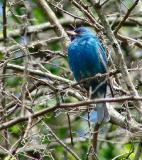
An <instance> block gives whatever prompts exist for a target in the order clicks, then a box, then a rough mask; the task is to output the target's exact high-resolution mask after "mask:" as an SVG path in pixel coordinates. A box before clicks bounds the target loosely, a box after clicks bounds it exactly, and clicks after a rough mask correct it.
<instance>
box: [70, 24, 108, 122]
mask: <svg viewBox="0 0 142 160" xmlns="http://www.w3.org/2000/svg"><path fill="white" fill-rule="evenodd" d="M68 34H69V35H70V36H71V43H70V45H69V46H68V63H69V66H70V68H71V70H72V72H73V75H74V77H75V79H76V81H78V82H79V81H81V80H83V79H84V78H88V77H92V76H95V75H96V74H99V73H106V66H107V57H106V53H105V50H104V48H103V46H102V44H101V42H100V40H99V39H98V38H97V36H96V35H95V33H93V32H92V31H91V30H90V29H89V28H86V27H79V28H76V29H75V30H74V31H68ZM83 86H84V88H86V90H87V91H88V92H89V90H90V88H91V91H92V92H91V93H92V94H91V98H92V99H95V98H104V97H105V96H106V89H107V82H106V81H105V82H102V81H98V80H92V81H91V80H90V81H87V82H85V83H83ZM95 109H96V111H97V122H98V123H99V124H101V123H102V122H107V121H109V119H110V117H109V113H108V110H107V107H106V103H98V104H96V107H95Z"/></svg>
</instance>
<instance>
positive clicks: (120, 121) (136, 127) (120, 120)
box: [0, 96, 142, 133]
mask: <svg viewBox="0 0 142 160" xmlns="http://www.w3.org/2000/svg"><path fill="white" fill-rule="evenodd" d="M136 100H140V101H142V97H132V96H126V97H118V98H105V99H96V100H89V101H82V102H78V103H65V104H64V103H63V104H60V105H58V104H57V105H55V106H54V107H49V108H46V109H43V110H41V111H39V112H36V113H34V114H32V115H30V116H31V118H32V119H33V118H37V117H40V116H44V115H45V114H46V113H49V112H53V111H55V110H57V109H59V108H60V109H67V110H68V109H70V108H78V107H81V106H86V105H89V104H96V103H102V102H110V103H112V102H124V101H136ZM108 110H109V112H110V116H111V121H112V123H115V124H117V125H119V126H121V127H122V128H125V129H128V128H127V126H126V122H125V117H123V116H122V115H121V114H119V113H118V112H117V111H116V110H115V109H114V108H113V107H111V106H109V108H108ZM28 119H29V116H24V117H19V118H15V119H13V120H10V121H8V122H5V123H3V124H1V125H0V130H2V129H5V128H8V127H10V126H13V125H15V124H18V123H21V122H24V121H27V120H28ZM128 123H129V125H130V127H129V129H130V131H131V132H134V133H135V132H137V131H140V133H142V129H141V128H140V124H138V123H136V122H134V121H132V120H131V121H129V122H128ZM127 125H128V124H127Z"/></svg>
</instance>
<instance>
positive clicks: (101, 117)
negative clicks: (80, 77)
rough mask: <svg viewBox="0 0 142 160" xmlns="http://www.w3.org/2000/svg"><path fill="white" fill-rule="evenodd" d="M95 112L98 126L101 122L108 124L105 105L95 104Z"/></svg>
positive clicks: (108, 117)
mask: <svg viewBox="0 0 142 160" xmlns="http://www.w3.org/2000/svg"><path fill="white" fill-rule="evenodd" d="M96 111H97V122H98V124H101V123H102V122H108V121H109V120H110V116H109V113H108V109H107V104H106V103H97V104H96Z"/></svg>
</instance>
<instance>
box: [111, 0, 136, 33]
mask: <svg viewBox="0 0 142 160" xmlns="http://www.w3.org/2000/svg"><path fill="white" fill-rule="evenodd" d="M138 2H139V0H136V1H135V2H134V4H133V5H132V6H131V7H130V8H129V9H128V11H127V13H126V14H125V16H124V17H123V19H122V21H120V23H119V24H118V26H117V27H116V29H115V31H114V34H117V32H118V31H119V29H120V28H121V27H122V25H123V24H124V22H125V21H126V20H127V18H128V17H129V15H130V14H131V12H132V11H133V9H134V8H135V7H136V5H137V4H138Z"/></svg>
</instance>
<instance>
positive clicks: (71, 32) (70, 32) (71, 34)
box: [67, 31, 77, 36]
mask: <svg viewBox="0 0 142 160" xmlns="http://www.w3.org/2000/svg"><path fill="white" fill-rule="evenodd" d="M67 34H68V35H69V36H76V35H77V33H76V32H74V31H67Z"/></svg>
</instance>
